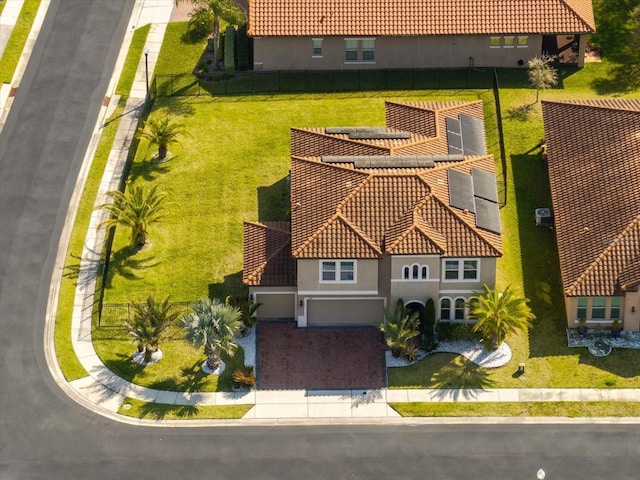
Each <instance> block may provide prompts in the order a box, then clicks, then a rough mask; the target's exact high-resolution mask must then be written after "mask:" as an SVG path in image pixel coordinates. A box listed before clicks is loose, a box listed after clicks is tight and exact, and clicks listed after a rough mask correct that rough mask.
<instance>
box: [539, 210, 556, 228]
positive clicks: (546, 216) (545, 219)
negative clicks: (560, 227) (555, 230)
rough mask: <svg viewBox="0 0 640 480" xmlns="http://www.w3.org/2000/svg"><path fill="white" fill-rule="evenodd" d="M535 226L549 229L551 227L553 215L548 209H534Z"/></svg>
mask: <svg viewBox="0 0 640 480" xmlns="http://www.w3.org/2000/svg"><path fill="white" fill-rule="evenodd" d="M536 226H538V227H551V226H553V215H551V209H550V208H536Z"/></svg>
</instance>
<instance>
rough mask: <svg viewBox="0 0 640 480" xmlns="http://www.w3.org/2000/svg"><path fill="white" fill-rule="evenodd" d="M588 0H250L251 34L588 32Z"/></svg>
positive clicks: (590, 23)
mask: <svg viewBox="0 0 640 480" xmlns="http://www.w3.org/2000/svg"><path fill="white" fill-rule="evenodd" d="M593 31H595V23H594V19H593V8H592V5H591V1H590V0H455V1H452V0H341V1H338V0H251V1H250V2H249V29H248V33H249V35H253V36H324V35H327V36H328V35H359V36H361V35H368V36H384V35H389V36H399V35H401V36H404V35H470V34H480V35H487V34H505V33H513V34H518V33H520V34H527V33H528V34H545V33H590V32H593Z"/></svg>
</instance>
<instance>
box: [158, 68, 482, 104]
mask: <svg viewBox="0 0 640 480" xmlns="http://www.w3.org/2000/svg"><path fill="white" fill-rule="evenodd" d="M492 84H493V70H492V69H487V68H456V69H402V70H397V69H394V70H322V71H319V70H303V71H284V70H277V71H268V72H264V71H255V70H254V71H249V72H236V73H234V74H226V73H222V72H220V73H215V74H211V75H207V76H204V77H200V76H197V75H194V74H191V73H181V74H161V75H156V76H155V77H154V80H153V82H152V85H151V90H152V95H153V96H154V97H155V96H156V95H157V96H158V97H173V96H197V95H234V94H255V93H301V92H308V93H315V92H317V93H321V92H322V93H328V92H357V91H368V90H374V91H375V90H434V89H491V88H492Z"/></svg>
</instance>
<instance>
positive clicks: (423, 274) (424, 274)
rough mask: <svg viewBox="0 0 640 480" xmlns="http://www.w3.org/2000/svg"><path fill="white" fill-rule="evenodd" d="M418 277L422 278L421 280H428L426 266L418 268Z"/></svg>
mask: <svg viewBox="0 0 640 480" xmlns="http://www.w3.org/2000/svg"><path fill="white" fill-rule="evenodd" d="M420 277H421V278H422V280H426V279H427V278H429V268H428V267H427V266H426V265H423V266H422V267H421V268H420Z"/></svg>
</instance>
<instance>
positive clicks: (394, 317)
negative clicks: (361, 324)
mask: <svg viewBox="0 0 640 480" xmlns="http://www.w3.org/2000/svg"><path fill="white" fill-rule="evenodd" d="M418 315H419V313H418V312H415V313H413V314H411V315H409V314H408V313H407V310H406V309H405V308H404V302H403V301H402V299H398V301H397V302H396V307H395V309H393V310H389V309H388V308H385V309H384V319H385V320H384V322H382V323H381V324H380V331H381V332H383V333H384V338H385V342H386V343H387V346H388V347H389V348H391V354H392V355H393V356H394V357H399V356H400V354H407V350H408V348H409V343H410V341H411V340H412V339H413V338H415V337H417V336H418V335H420V330H419V328H418V325H419V323H420V320H418Z"/></svg>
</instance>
